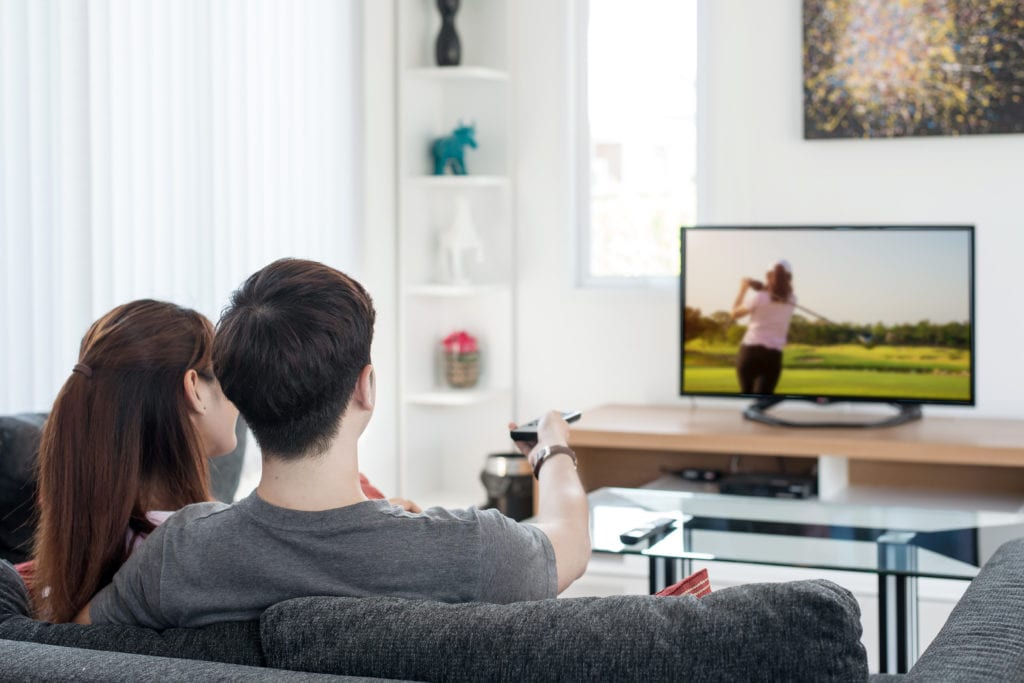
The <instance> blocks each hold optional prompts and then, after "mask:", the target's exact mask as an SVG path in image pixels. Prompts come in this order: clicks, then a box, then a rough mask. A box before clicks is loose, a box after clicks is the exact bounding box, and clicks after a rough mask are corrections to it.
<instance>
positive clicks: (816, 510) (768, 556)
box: [588, 488, 1024, 673]
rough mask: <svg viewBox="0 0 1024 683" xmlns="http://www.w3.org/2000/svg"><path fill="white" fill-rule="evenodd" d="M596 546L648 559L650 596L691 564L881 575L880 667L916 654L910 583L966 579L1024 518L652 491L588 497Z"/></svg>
mask: <svg viewBox="0 0 1024 683" xmlns="http://www.w3.org/2000/svg"><path fill="white" fill-rule="evenodd" d="M588 499H589V502H590V531H591V542H592V545H593V549H594V551H595V552H604V553H616V554H638V555H644V556H647V557H649V558H650V584H651V585H650V588H651V592H652V593H653V592H656V591H657V590H660V589H661V588H662V587H664V586H666V585H670V584H672V583H674V582H675V581H677V580H679V579H680V578H682V577H683V576H685V575H686V574H688V573H690V571H691V568H690V566H689V565H690V563H692V562H693V561H694V560H698V561H709V560H713V561H716V562H741V563H748V564H761V565H777V566H785V567H806V568H814V569H825V570H838V571H850V572H868V573H873V574H876V575H877V576H878V601H879V640H880V642H879V652H880V655H881V656H880V658H881V662H880V667H879V670H880V671H881V672H882V673H887V672H905V671H906V670H907V669H908V668H909V667H910V666H911V665H912V664H913V662H914V661H915V660H916V659H917V642H918V638H917V581H916V580H917V579H918V578H922V577H928V578H942V579H960V580H964V581H970V580H971V579H972V578H974V576H975V575H976V574H977V573H978V569H979V568H980V567H981V565H983V564H984V563H985V561H986V560H987V559H988V558H989V557H990V556H991V555H992V553H993V552H995V550H996V548H998V547H999V546H1000V545H1001V544H1002V543H1004V542H1005V541H1008V540H1010V539H1012V538H1019V537H1021V536H1024V514H1022V513H1021V512H1020V511H1015V512H992V511H964V510H942V509H934V508H923V507H911V506H899V505H874V504H855V503H833V502H825V501H819V500H816V499H810V500H786V499H778V498H761V497H752V496H734V495H722V494H715V493H694V492H688V491H662V490H657V489H629V488H601V489H597V490H595V491H592V492H591V493H590V494H589V495H588ZM662 517H671V518H673V519H674V520H675V524H674V526H673V528H671V529H669V530H667V531H666V532H665V533H663V534H661V535H660V536H657V537H653V538H650V539H648V540H646V541H642V542H640V543H637V544H632V545H630V544H625V543H623V542H622V540H621V539H620V534H622V533H624V532H626V531H629V530H630V529H633V528H635V527H637V526H641V525H642V524H644V523H645V522H649V521H652V520H654V519H658V518H662Z"/></svg>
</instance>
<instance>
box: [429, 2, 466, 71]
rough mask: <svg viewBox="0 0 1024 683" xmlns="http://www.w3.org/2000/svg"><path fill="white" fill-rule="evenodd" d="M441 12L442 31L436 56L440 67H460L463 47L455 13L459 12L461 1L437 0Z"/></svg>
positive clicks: (437, 44)
mask: <svg viewBox="0 0 1024 683" xmlns="http://www.w3.org/2000/svg"><path fill="white" fill-rule="evenodd" d="M437 9H438V10H439V11H440V12H441V31H440V33H438V34H437V43H436V45H435V46H434V56H435V58H436V59H437V65H438V66H458V65H459V62H461V61H462V45H461V43H459V34H458V33H456V32H455V13H456V12H458V11H459V0H437Z"/></svg>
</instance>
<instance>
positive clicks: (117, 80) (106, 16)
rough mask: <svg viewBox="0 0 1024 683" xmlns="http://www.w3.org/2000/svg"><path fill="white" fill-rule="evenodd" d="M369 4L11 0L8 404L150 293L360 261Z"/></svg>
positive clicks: (201, 290) (5, 196)
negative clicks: (91, 330) (285, 265)
mask: <svg viewBox="0 0 1024 683" xmlns="http://www.w3.org/2000/svg"><path fill="white" fill-rule="evenodd" d="M359 4H360V3H359V2H358V0H0V249H2V251H3V253H2V255H0V269H2V270H0V286H2V292H0V321H2V328H0V412H15V411H22V410H40V409H46V408H47V407H48V406H49V405H50V403H51V402H52V400H53V397H54V395H55V393H56V391H57V389H58V388H59V387H60V385H61V384H62V383H63V381H64V379H65V378H66V377H67V373H68V372H69V371H70V369H71V366H72V365H73V364H74V362H75V358H76V357H77V351H78V343H79V340H80V338H81V336H82V334H83V333H84V332H85V330H86V328H87V327H88V325H89V324H90V323H91V322H92V321H93V320H94V319H95V318H97V317H98V316H99V315H101V314H102V313H104V312H105V311H107V310H109V309H110V308H111V307H113V306H114V305H116V304H119V303H122V302H125V301H129V300H131V299H136V298H140V297H153V298H158V299H166V300H170V301H174V302H176V303H179V304H182V305H185V306H190V307H192V308H196V309H197V310H199V311H201V312H203V313H205V314H206V315H207V316H209V317H210V318H211V319H213V320H216V318H217V316H218V314H219V312H220V310H221V308H223V306H224V305H225V304H226V303H227V300H228V297H229V296H230V293H231V291H232V290H233V289H234V288H235V287H237V286H238V284H240V283H241V281H242V280H243V279H244V278H245V277H246V276H247V275H248V274H249V273H251V272H253V271H254V270H256V269H257V268H259V267H261V266H263V265H265V264H266V263H269V262H270V261H272V260H273V259H275V258H278V257H281V256H299V257H307V258H315V259H318V260H321V261H324V262H327V263H330V264H332V265H334V266H336V267H338V268H341V269H343V270H353V269H357V268H358V265H359V264H358V263H357V262H356V260H357V258H358V256H357V247H358V246H359V244H360V242H361V240H360V235H359V231H360V230H361V218H362V216H361V213H362V212H361V205H360V197H361V195H362V192H361V188H360V187H359V185H358V183H359V172H358V168H357V165H356V164H357V161H358V159H359V158H360V157H359V152H360V150H359V149H358V140H359V134H358V125H359V121H358V119H357V116H358V112H360V110H361V105H360V98H361V90H360V87H359V86H360V84H359V80H358V75H359V70H360V68H361V67H360V64H359V63H358V61H359V56H358V54H359V53H358V47H359V46H358V35H357V33H358V30H359V25H360V24H359Z"/></svg>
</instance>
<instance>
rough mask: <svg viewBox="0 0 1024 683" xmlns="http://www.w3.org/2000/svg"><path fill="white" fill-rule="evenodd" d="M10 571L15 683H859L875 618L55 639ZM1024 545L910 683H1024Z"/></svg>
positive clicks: (769, 609) (718, 606)
mask: <svg viewBox="0 0 1024 683" xmlns="http://www.w3.org/2000/svg"><path fill="white" fill-rule="evenodd" d="M26 601H27V594H26V592H25V589H24V585H23V584H22V583H21V580H20V578H19V577H18V576H17V573H16V572H14V570H13V568H11V567H10V565H7V564H0V680H80V681H88V680H195V679H197V678H202V679H206V678H213V679H218V680H243V679H244V680H264V679H267V680H270V679H272V680H283V681H291V680H295V681H304V680H326V679H328V678H331V679H334V680H364V679H365V678H375V679H380V678H383V679H397V680H437V681H467V680H469V681H472V680H479V681H547V680H550V681H555V680H558V681H592V680H687V681H707V680H730V681H735V680H762V681H769V680H770V681H776V680H779V681H783V680H815V681H830V680H856V681H863V680H867V679H868V674H867V661H866V656H865V652H864V648H863V647H862V646H861V644H860V635H861V633H860V622H859V610H858V607H857V603H856V601H855V600H854V599H853V597H852V596H851V595H850V594H849V593H848V592H847V591H846V590H844V589H843V588H840V587H839V586H836V585H834V584H831V583H829V582H827V581H797V582H791V583H778V584H750V585H746V586H737V587H733V588H726V589H723V590H720V591H716V592H714V593H712V594H711V595H709V596H707V597H704V598H700V599H698V598H693V597H680V598H659V597H652V596H619V597H610V598H572V599H564V600H546V601H540V602H526V603H517V604H513V605H504V606H501V605H482V604H468V605H449V604H442V603H435V602H429V601H422V600H401V599H396V598H383V597H382V598H337V597H335V598H328V597H310V598H299V599H295V600H289V601H287V602H283V603H280V604H278V605H275V606H273V607H271V608H270V609H268V610H267V611H266V612H265V613H264V614H263V615H262V617H261V618H260V619H259V620H258V621H252V622H244V623H242V622H238V623H225V624H217V625H214V626H209V627H206V628H202V629H168V630H166V631H162V632H157V631H152V630H149V629H144V628H137V627H126V626H113V625H94V626H78V625H74V624H57V625H55V624H46V623H42V622H38V621H34V620H32V619H30V618H29V617H27V616H25V614H26V611H27V602H26ZM1022 617H1024V539H1019V540H1015V541H1011V542H1009V543H1006V544H1005V545H1003V546H1002V547H1001V548H1000V549H999V550H998V551H997V552H996V553H995V554H994V555H993V556H992V558H991V559H990V560H989V562H988V563H986V565H985V566H984V567H983V568H982V570H981V572H980V573H979V575H978V577H977V578H976V579H975V580H974V581H973V582H972V583H971V585H970V587H969V588H968V589H967V592H966V593H965V595H964V596H963V598H962V599H961V600H960V602H959V603H958V604H957V606H956V607H955V608H954V610H953V612H952V614H951V615H950V617H949V620H948V621H947V623H946V624H945V626H943V628H942V630H941V631H940V633H939V634H938V636H937V637H936V638H935V640H934V641H933V642H932V644H931V645H930V646H929V648H928V649H927V650H926V651H925V653H924V654H923V655H922V656H921V658H920V659H919V660H918V662H917V663H916V664H915V665H914V667H913V668H912V669H911V671H910V673H909V674H907V675H904V676H892V675H887V676H874V677H873V679H874V680H875V681H888V680H890V679H891V680H895V679H904V680H910V681H1015V680H1024V618H1022Z"/></svg>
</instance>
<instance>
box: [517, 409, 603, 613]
mask: <svg viewBox="0 0 1024 683" xmlns="http://www.w3.org/2000/svg"><path fill="white" fill-rule="evenodd" d="M568 439H569V425H568V423H566V421H565V420H564V419H562V416H561V414H560V413H558V412H557V411H551V412H550V413H548V414H546V415H544V416H543V417H542V418H541V419H540V424H539V425H538V426H537V444H536V446H534V447H533V448H532V449H531V448H530V446H533V444H520V449H521V450H524V451H528V453H529V455H528V457H529V459H530V464H531V465H533V464H534V462H535V460H536V457H537V454H538V453H539V451H540V450H541V449H542V448H543V447H544V446H568ZM537 497H538V502H537V515H536V517H535V518H534V522H533V523H534V525H535V526H537V527H538V528H539V529H540V530H541V531H543V532H544V535H545V536H547V537H548V540H549V541H551V547H552V548H553V549H554V551H555V566H556V569H557V572H558V592H559V593H561V592H562V591H563V590H565V589H566V588H568V587H569V585H570V584H572V582H573V581H575V580H576V579H578V578H579V577H580V576H582V575H583V572H584V571H586V569H587V563H588V562H589V561H590V509H589V507H588V505H587V494H586V492H585V491H584V490H583V485H582V484H581V483H580V478H579V475H578V474H577V473H576V467H575V465H574V463H573V460H572V458H571V457H570V456H568V455H567V454H564V453H558V454H553V455H551V456H549V457H548V458H547V459H546V460H545V461H544V463H543V464H542V465H541V468H540V472H539V474H538V477H537Z"/></svg>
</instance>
